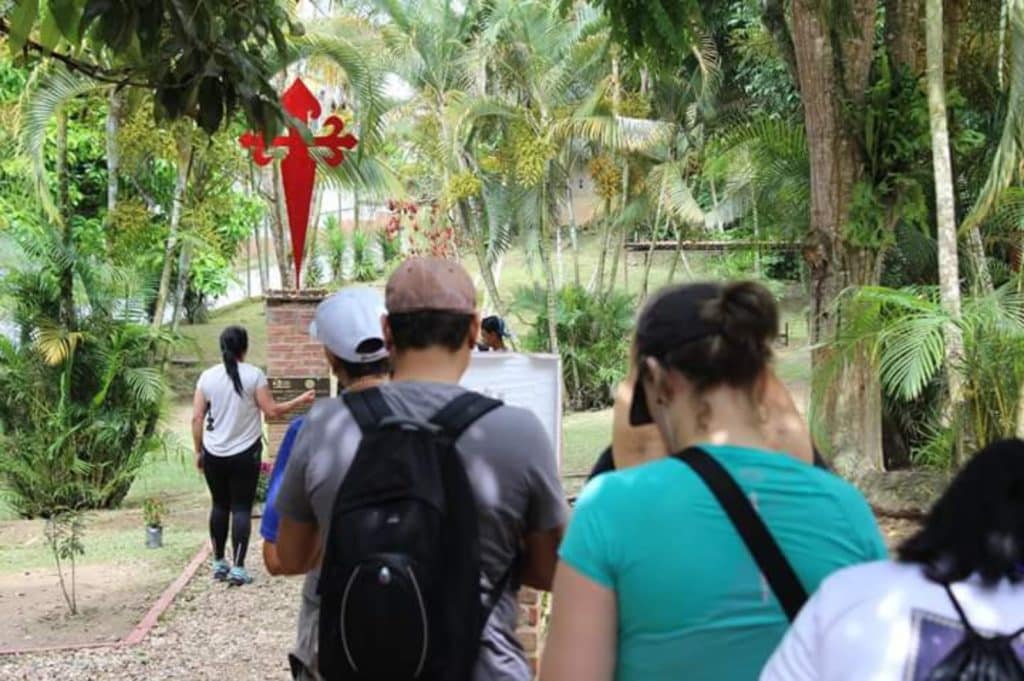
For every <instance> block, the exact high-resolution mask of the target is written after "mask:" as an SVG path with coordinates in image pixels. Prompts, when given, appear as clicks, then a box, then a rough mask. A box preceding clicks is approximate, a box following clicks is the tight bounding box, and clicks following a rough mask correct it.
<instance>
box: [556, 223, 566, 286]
mask: <svg viewBox="0 0 1024 681" xmlns="http://www.w3.org/2000/svg"><path fill="white" fill-rule="evenodd" d="M555 262H556V263H557V264H558V270H557V275H558V276H557V277H556V279H555V281H556V283H557V284H558V288H562V286H563V285H564V284H565V264H564V258H563V257H562V223H561V221H559V223H558V225H557V226H556V227H555Z"/></svg>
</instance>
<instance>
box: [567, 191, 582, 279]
mask: <svg viewBox="0 0 1024 681" xmlns="http://www.w3.org/2000/svg"><path fill="white" fill-rule="evenodd" d="M565 191H566V199H567V200H568V206H569V245H570V246H571V247H572V276H573V283H575V284H576V286H579V285H580V244H579V238H578V233H577V228H576V206H574V205H573V201H572V186H571V185H567V186H566V189H565Z"/></svg>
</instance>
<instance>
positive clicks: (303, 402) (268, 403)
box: [256, 383, 316, 419]
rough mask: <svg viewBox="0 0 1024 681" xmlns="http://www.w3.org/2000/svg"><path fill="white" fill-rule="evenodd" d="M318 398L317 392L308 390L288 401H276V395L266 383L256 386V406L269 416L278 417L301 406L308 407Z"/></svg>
mask: <svg viewBox="0 0 1024 681" xmlns="http://www.w3.org/2000/svg"><path fill="white" fill-rule="evenodd" d="M315 400H316V393H315V392H314V391H312V390H307V391H306V392H304V393H302V394H301V395H299V396H298V397H296V398H295V399H292V400H288V401H287V402H275V401H274V396H273V395H272V394H271V393H270V387H269V386H267V384H266V383H263V384H261V385H260V386H259V387H258V388H256V406H258V407H259V408H260V411H262V412H263V413H264V414H265V415H266V416H267V418H271V419H276V418H280V417H282V416H284V415H286V414H289V413H291V412H293V411H295V410H296V409H298V408H300V407H306V406H309V405H311V404H313V402H314V401H315Z"/></svg>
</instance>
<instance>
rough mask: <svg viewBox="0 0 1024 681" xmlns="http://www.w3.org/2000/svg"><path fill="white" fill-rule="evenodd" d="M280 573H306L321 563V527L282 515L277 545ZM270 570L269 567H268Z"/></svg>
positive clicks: (276, 551) (276, 552)
mask: <svg viewBox="0 0 1024 681" xmlns="http://www.w3.org/2000/svg"><path fill="white" fill-rule="evenodd" d="M275 554H276V556H275V557H276V559H277V565H276V567H277V568H278V572H276V573H272V574H279V575H304V574H306V573H307V572H309V571H310V570H312V569H314V568H316V566H317V565H319V563H320V528H319V527H318V526H317V524H316V523H315V522H313V523H304V522H301V521H298V520H294V519H292V518H289V517H288V516H287V515H283V516H281V524H280V526H279V527H278V531H277V544H276V545H275ZM268 570H269V567H268Z"/></svg>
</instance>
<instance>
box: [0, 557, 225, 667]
mask: <svg viewBox="0 0 1024 681" xmlns="http://www.w3.org/2000/svg"><path fill="white" fill-rule="evenodd" d="M209 555H210V542H209V541H204V542H203V545H202V546H201V547H200V549H199V551H198V552H197V553H196V555H195V556H193V557H192V560H191V561H189V563H188V565H186V566H185V569H184V570H182V572H181V574H180V575H178V578H177V579H175V580H174V581H173V582H171V584H170V585H169V586H168V587H167V588H166V589H164V592H163V593H162V594H160V597H159V598H158V599H156V603H154V604H153V606H152V607H151V608H150V609H149V610H148V611H147V612H146V614H145V615H143V616H142V619H141V620H140V621H139V623H138V624H136V625H135V627H134V628H133V629H132V630H131V631H130V632H128V635H127V636H125V637H124V638H122V639H120V640H117V641H113V642H109V643H107V642H105V643H72V644H70V645H63V646H59V645H58V646H37V647H29V648H0V656H2V655H28V654H31V653H53V652H58V651H62V650H86V649H89V648H130V647H132V646H136V645H138V644H139V643H141V642H142V641H143V640H144V639H145V638H146V635H147V634H149V632H150V630H152V629H153V627H155V626H156V623H157V621H158V620H159V619H160V616H161V615H163V614H164V612H165V611H166V610H167V608H169V607H170V606H171V603H173V602H174V599H175V598H176V597H177V595H178V594H179V593H180V592H181V590H182V589H184V588H185V585H186V584H188V583H189V582H190V581H191V580H192V577H194V576H195V574H196V572H197V571H198V570H199V566H200V565H202V564H203V562H204V561H205V560H206V558H207V556H209Z"/></svg>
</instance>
